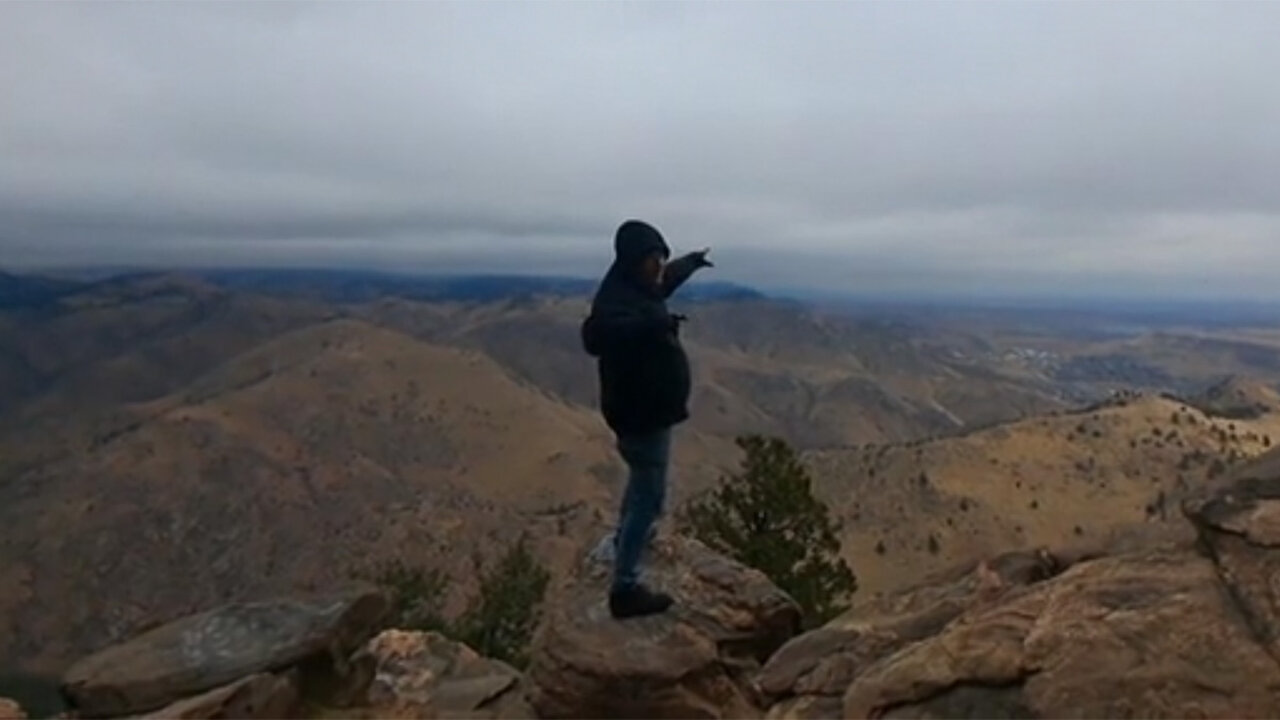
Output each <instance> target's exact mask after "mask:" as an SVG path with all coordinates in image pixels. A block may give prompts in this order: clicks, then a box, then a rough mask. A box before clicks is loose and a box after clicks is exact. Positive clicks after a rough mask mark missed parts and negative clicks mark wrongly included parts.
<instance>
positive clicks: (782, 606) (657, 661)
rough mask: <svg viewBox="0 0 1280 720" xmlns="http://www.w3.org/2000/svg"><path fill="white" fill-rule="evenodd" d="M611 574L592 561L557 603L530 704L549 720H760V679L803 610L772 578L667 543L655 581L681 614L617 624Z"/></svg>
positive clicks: (696, 546)
mask: <svg viewBox="0 0 1280 720" xmlns="http://www.w3.org/2000/svg"><path fill="white" fill-rule="evenodd" d="M610 575H611V565H610V563H609V562H608V557H607V556H602V555H600V554H592V555H589V556H588V557H586V558H585V559H584V560H583V561H582V562H581V563H580V564H579V566H578V567H577V568H576V569H575V571H574V573H573V574H572V577H571V578H570V579H569V581H568V583H567V585H566V586H565V587H564V588H563V590H562V591H561V592H560V593H558V595H557V597H556V598H554V599H553V600H552V601H551V602H549V603H548V610H547V613H546V616H545V617H544V619H543V623H542V624H541V626H540V627H539V630H538V632H537V633H536V635H535V638H534V643H533V651H532V663H531V666H530V669H529V675H528V677H529V680H530V682H531V683H532V687H531V693H530V699H531V702H532V704H533V707H534V709H535V710H536V711H537V712H538V714H539V715H540V716H541V717H585V718H595V717H643V718H721V717H734V718H741V717H756V716H759V715H761V714H762V708H763V702H762V701H763V698H762V696H761V695H760V694H759V692H758V690H757V689H756V688H755V686H754V683H753V681H752V680H753V676H754V674H755V673H756V672H757V671H758V670H759V667H760V665H761V664H762V663H763V662H764V661H765V660H766V659H767V658H768V657H769V656H770V655H772V654H773V652H774V651H775V650H777V648H778V647H779V646H781V645H782V644H783V643H784V642H786V641H787V640H788V639H789V638H791V637H792V636H793V635H794V634H795V632H796V631H797V629H798V627H799V622H800V611H799V609H798V608H797V606H796V604H795V602H794V601H793V600H792V599H791V598H790V597H788V596H787V595H786V593H784V592H783V591H781V590H779V589H778V588H777V587H776V586H775V585H774V584H773V583H771V582H769V580H768V578H766V577H765V576H764V575H763V574H762V573H760V572H759V571H757V570H753V569H750V568H747V567H745V566H743V565H741V564H739V563H736V562H734V561H732V560H729V559H727V558H725V557H722V556H720V555H718V554H716V553H714V552H712V551H711V550H709V549H708V548H707V547H705V546H704V545H702V544H701V543H698V542H696V541H694V540H690V539H687V538H682V537H678V536H675V537H662V538H658V539H655V540H654V541H653V542H652V544H651V547H650V550H649V553H648V556H647V565H646V576H647V577H646V580H647V581H648V582H651V583H652V584H653V585H654V586H656V587H659V588H662V589H665V590H667V591H668V592H670V593H671V594H672V595H674V596H675V598H676V605H675V607H674V608H672V609H671V610H670V611H669V612H667V613H665V614H663V615H658V616H653V617H646V618H636V619H629V620H624V621H618V620H615V619H613V618H612V617H611V616H610V614H609V609H608V603H607V596H608V587H609V579H610Z"/></svg>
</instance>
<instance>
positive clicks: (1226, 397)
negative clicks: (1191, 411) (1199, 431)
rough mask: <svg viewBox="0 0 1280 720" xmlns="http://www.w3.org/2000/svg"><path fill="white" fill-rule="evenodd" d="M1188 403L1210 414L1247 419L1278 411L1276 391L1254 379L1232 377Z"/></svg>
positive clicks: (1279, 408) (1279, 393) (1279, 395)
mask: <svg viewBox="0 0 1280 720" xmlns="http://www.w3.org/2000/svg"><path fill="white" fill-rule="evenodd" d="M1188 402H1190V403H1192V404H1194V405H1195V406H1196V407H1198V408H1200V409H1201V410H1203V411H1204V412H1206V413H1208V414H1210V415H1215V416H1218V417H1224V418H1244V419H1248V418H1257V417H1260V416H1262V415H1266V414H1267V413H1271V412H1277V411H1280V392H1277V391H1276V388H1275V387H1272V386H1269V385H1267V384H1266V383H1263V382H1260V381H1258V380H1251V379H1247V378H1243V377H1240V376H1239V375H1232V376H1230V377H1227V378H1226V379H1224V380H1223V381H1222V382H1219V383H1217V384H1215V385H1213V386H1211V387H1209V388H1208V389H1206V390H1205V391H1204V392H1202V393H1200V394H1198V395H1196V396H1194V397H1191V398H1189V399H1188Z"/></svg>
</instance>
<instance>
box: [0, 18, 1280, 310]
mask: <svg viewBox="0 0 1280 720" xmlns="http://www.w3.org/2000/svg"><path fill="white" fill-rule="evenodd" d="M1277 22H1280V5H1275V4H1268V3H1257V4H1247V3H1230V4H1216V3H1198V4H1194V3H1177V4H1174V3H1169V4H1157V5H1151V4H1143V3H1123V4H1102V3H1078V4H1077V3H1026V4H1013V3H956V4H942V3H924V4H891V3H817V2H815V3H799V4H784V3H696V4H695V3H690V4H677V3H651V4H650V3H593V4H588V3H563V4H556V3H529V4H521V5H518V4H507V3H499V2H490V3H473V4H463V3H444V2H441V3H349V4H343V3H317V4H302V3H228V4H216V5H215V4H212V3H209V4H203V3H167V4H161V3H110V4H88V3H51V4H43V5H36V4H34V3H30V4H24V3H7V4H2V5H0V96H2V97H3V102H4V107H5V111H4V112H3V113H0V159H2V161H0V265H14V266H23V265H27V266H30V265H46V264H66V263H137V262H150V263H158V264H188V263H192V264H209V263H251V264H296V265H346V266H352V265H356V266H373V267H393V268H403V269H413V270H440V269H449V270H453V269H462V270H494V271H534V272H551V271H555V272H567V273H582V272H594V271H597V270H598V269H599V268H600V266H601V265H602V264H604V263H607V262H608V254H609V245H608V241H609V235H610V233H611V232H612V229H613V228H614V227H615V226H616V225H617V223H618V222H619V221H620V220H622V219H624V218H627V217H643V218H646V219H650V220H651V221H653V222H654V223H655V224H657V225H658V226H659V227H660V228H661V229H662V230H663V231H664V232H665V233H666V234H667V235H668V236H669V237H670V239H671V240H672V241H673V244H675V245H677V246H679V247H684V248H688V247H694V246H702V245H710V246H712V247H713V248H714V253H715V255H716V256H717V257H718V259H719V265H720V268H721V274H722V276H724V277H726V278H730V279H738V280H744V281H748V282H756V283H764V284H773V285H810V286H814V287H823V288H847V289H851V290H858V291H863V292H878V291H895V292H914V291H921V292H924V291H927V292H953V293H954V292H958V293H966V292H982V293H985V294H992V293H1000V292H1005V293H1014V294H1016V293H1027V292H1065V293H1084V294H1089V293H1110V294H1169V293H1177V294H1183V295H1189V294H1205V295H1214V294H1235V295H1249V294H1254V295H1259V294H1261V295H1268V296H1271V297H1280V284H1277V283H1275V282H1274V280H1273V277H1274V268H1278V267H1280V242H1277V240H1280V193H1277V192H1276V190H1275V188H1280V130H1277V128H1280V93H1277V92H1275V91H1274V89H1273V85H1274V76H1275V72H1276V71H1277V70H1278V69H1280V50H1277V49H1276V46H1275V43H1274V42H1272V34H1273V33H1272V30H1273V29H1274V28H1275V27H1276V26H1277Z"/></svg>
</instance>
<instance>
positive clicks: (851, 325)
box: [354, 298, 1064, 447]
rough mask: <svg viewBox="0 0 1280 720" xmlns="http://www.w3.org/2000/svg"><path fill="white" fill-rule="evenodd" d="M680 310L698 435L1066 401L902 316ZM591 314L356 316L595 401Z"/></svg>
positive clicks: (761, 305)
mask: <svg viewBox="0 0 1280 720" xmlns="http://www.w3.org/2000/svg"><path fill="white" fill-rule="evenodd" d="M673 306H674V307H675V309H677V310H680V311H682V312H687V313H688V314H689V315H690V320H689V322H688V323H687V324H686V325H685V330H684V339H685V344H686V347H687V348H688V350H689V354H690V356H691V358H692V363H693V371H694V373H695V383H694V395H693V399H692V403H691V407H692V410H693V417H692V419H691V421H690V423H689V426H688V428H689V430H691V431H693V432H698V433H704V434H707V435H712V436H719V437H722V438H726V437H732V436H734V435H737V434H740V433H752V432H756V433H767V434H776V435H781V436H784V437H786V438H788V439H789V440H790V441H791V442H794V443H796V444H798V445H800V446H804V447H815V446H824V445H830V444H843V443H849V442H864V441H868V440H876V441H894V440H905V439H911V438H915V437H920V436H922V435H927V434H933V433H939V432H944V431H952V430H955V429H956V428H959V427H962V426H966V425H968V426H972V425H984V424H988V423H991V422H994V421H997V420H1008V419H1011V418H1015V417H1020V416H1023V415H1026V414H1035V413H1038V412H1044V411H1048V410H1050V409H1054V408H1061V407H1063V406H1064V404H1063V402H1062V401H1061V400H1060V399H1058V398H1057V396H1056V395H1055V389H1054V388H1053V387H1052V386H1051V385H1050V384H1046V383H1043V382H1036V381H1032V380H1027V379H1026V378H1022V377H1018V376H1013V375H1006V374H1002V372H999V371H998V370H999V369H998V368H996V367H994V366H992V367H988V366H986V365H983V364H981V363H977V364H975V363H974V362H967V361H961V360H958V359H957V358H956V356H955V355H953V354H952V352H951V349H950V348H949V347H943V341H942V340H941V339H940V338H938V337H934V336H932V335H921V334H920V333H918V332H917V331H915V330H913V329H911V328H905V327H899V326H897V325H894V324H892V323H877V322H870V321H864V322H855V321H853V320H850V319H848V318H831V317H826V316H823V315H822V314H820V313H817V312H815V311H812V310H810V309H807V308H804V307H802V306H797V305H793V304H789V303H782V302H770V301H759V302H733V303H728V302H726V303H705V304H702V303H700V304H697V305H691V306H685V305H682V304H681V303H679V302H678V301H677V302H675V303H674V305H673ZM587 309H588V304H587V301H586V300H585V299H582V298H576V299H537V298H535V299H526V300H518V301H515V300H513V301H506V302H500V303H486V304H483V305H465V304H444V303H416V302H405V301H398V300H396V301H387V302H383V303H375V304H371V305H367V306H362V307H359V308H356V309H354V312H355V313H357V314H358V315H359V316H360V317H362V318H364V319H367V320H368V321H369V322H372V323H377V324H381V325H385V326H388V327H393V328H396V329H398V330H400V331H402V332H405V333H407V334H411V335H413V336H415V337H419V338H422V339H425V340H427V341H429V342H432V343H439V344H448V345H454V346H461V347H469V348H474V349H477V350H481V351H483V352H485V353H486V354H488V355H490V356H491V357H493V358H494V359H495V360H497V361H498V362H499V363H501V364H502V365H503V366H504V367H507V368H510V369H511V370H512V372H513V373H515V374H516V375H518V376H519V377H522V378H524V379H527V380H528V381H530V382H531V383H534V384H536V385H537V386H539V387H541V388H544V389H546V390H547V391H548V392H551V393H553V394H555V395H557V396H559V397H561V398H564V399H566V400H568V401H570V402H573V403H576V404H580V405H583V406H585V407H595V403H596V379H595V367H594V365H593V364H592V361H591V358H589V357H588V356H586V355H585V353H583V352H582V349H581V346H580V342H579V339H578V325H579V323H580V322H581V320H582V318H583V316H584V315H585V313H586V311H587ZM953 340H954V338H950V339H948V340H947V342H952V341H953ZM969 340H971V341H974V342H976V339H973V338H970V339H969Z"/></svg>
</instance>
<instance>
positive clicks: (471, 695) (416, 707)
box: [363, 630, 534, 720]
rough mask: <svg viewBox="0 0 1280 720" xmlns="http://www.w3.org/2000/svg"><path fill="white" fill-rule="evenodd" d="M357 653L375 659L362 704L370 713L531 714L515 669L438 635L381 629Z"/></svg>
mask: <svg viewBox="0 0 1280 720" xmlns="http://www.w3.org/2000/svg"><path fill="white" fill-rule="evenodd" d="M363 652H365V653H367V654H368V655H370V656H371V657H373V658H374V660H375V666H376V674H375V678H374V681H373V685H372V686H371V687H370V688H369V694H368V708H369V710H370V711H371V712H372V713H373V715H374V716H376V717H394V718H420V719H423V720H426V719H428V718H437V717H445V718H484V719H502V720H518V719H522V718H532V717H534V714H533V709H532V708H531V707H529V704H528V703H527V702H526V700H525V697H524V695H525V682H524V679H523V677H522V676H521V674H520V673H519V672H518V671H517V670H515V669H514V668H512V667H511V666H510V665H507V664H506V663H503V662H500V661H498V660H492V659H489V658H485V657H482V656H481V655H479V654H478V653H476V652H475V651H474V650H472V649H471V648H469V647H467V646H466V645H464V644H462V643H459V642H454V641H452V640H450V639H448V638H446V637H444V636H443V635H440V634H439V633H426V632H411V631H403V630H387V631H385V632H383V633H381V634H379V635H378V636H377V637H375V638H374V639H372V640H370V641H369V644H368V645H367V646H366V647H365V650H364V651H363Z"/></svg>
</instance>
